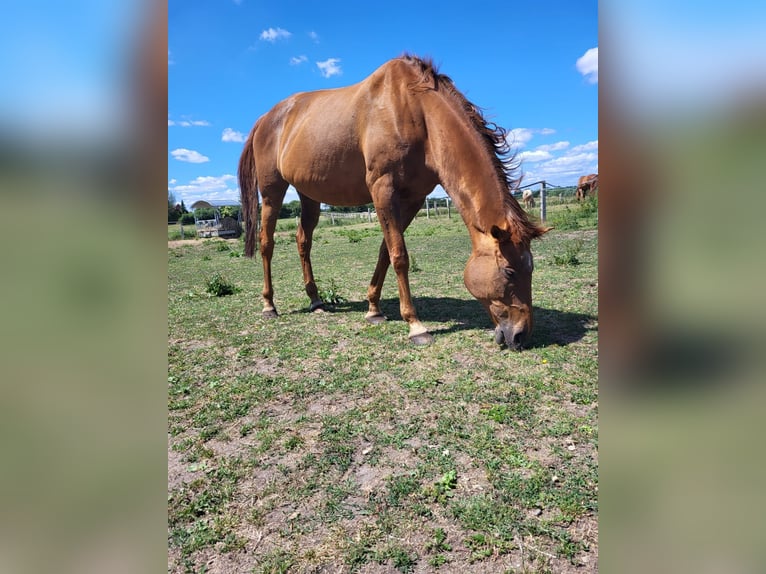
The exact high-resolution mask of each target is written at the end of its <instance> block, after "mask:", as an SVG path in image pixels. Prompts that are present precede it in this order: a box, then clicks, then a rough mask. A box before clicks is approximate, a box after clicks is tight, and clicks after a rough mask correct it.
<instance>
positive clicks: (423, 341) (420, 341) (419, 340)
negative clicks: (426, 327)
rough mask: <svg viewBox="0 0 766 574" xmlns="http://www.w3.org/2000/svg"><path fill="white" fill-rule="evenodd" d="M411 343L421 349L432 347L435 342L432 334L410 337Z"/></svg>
mask: <svg viewBox="0 0 766 574" xmlns="http://www.w3.org/2000/svg"><path fill="white" fill-rule="evenodd" d="M410 341H411V342H412V344H413V345H417V346H419V347H422V346H425V345H430V344H431V343H433V342H434V336H433V335H432V334H431V333H421V334H420V335H415V336H413V337H410Z"/></svg>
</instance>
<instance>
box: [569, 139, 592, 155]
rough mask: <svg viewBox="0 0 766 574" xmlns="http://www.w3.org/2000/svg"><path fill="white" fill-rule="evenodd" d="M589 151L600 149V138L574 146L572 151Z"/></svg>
mask: <svg viewBox="0 0 766 574" xmlns="http://www.w3.org/2000/svg"><path fill="white" fill-rule="evenodd" d="M588 151H598V140H594V141H592V142H588V143H586V144H582V145H578V146H575V147H573V148H572V153H581V152H588Z"/></svg>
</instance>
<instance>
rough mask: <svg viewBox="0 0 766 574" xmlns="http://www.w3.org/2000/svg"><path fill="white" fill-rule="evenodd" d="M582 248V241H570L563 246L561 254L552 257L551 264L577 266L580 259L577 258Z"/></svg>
mask: <svg viewBox="0 0 766 574" xmlns="http://www.w3.org/2000/svg"><path fill="white" fill-rule="evenodd" d="M582 246H583V240H582V239H575V240H574V241H570V242H569V243H567V244H566V245H565V246H564V253H563V254H558V253H557V254H555V255H554V256H553V262H554V263H555V264H556V265H579V264H580V259H579V258H578V257H577V256H578V254H579V253H580V251H582Z"/></svg>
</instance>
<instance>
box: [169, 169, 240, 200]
mask: <svg viewBox="0 0 766 574" xmlns="http://www.w3.org/2000/svg"><path fill="white" fill-rule="evenodd" d="M171 181H174V180H171ZM236 181H237V178H236V176H234V175H231V174H228V173H227V174H224V175H220V176H200V177H196V178H194V179H193V180H192V181H190V182H189V183H187V184H184V185H172V184H171V185H169V186H168V191H171V192H173V195H175V196H176V198H179V201H180V199H183V200H184V201H185V202H186V204H187V205H191V204H192V203H194V202H195V201H197V200H199V199H204V200H205V201H211V200H238V199H239V188H238V187H237V185H236ZM232 184H233V185H232Z"/></svg>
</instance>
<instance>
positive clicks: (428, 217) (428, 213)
mask: <svg viewBox="0 0 766 574" xmlns="http://www.w3.org/2000/svg"><path fill="white" fill-rule="evenodd" d="M426 219H431V212H430V211H428V198H427V197H426Z"/></svg>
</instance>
